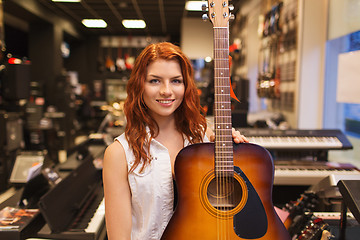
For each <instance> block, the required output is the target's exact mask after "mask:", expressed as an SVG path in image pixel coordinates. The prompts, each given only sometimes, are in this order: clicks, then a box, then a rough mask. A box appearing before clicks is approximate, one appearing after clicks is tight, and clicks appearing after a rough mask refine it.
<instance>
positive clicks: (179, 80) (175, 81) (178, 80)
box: [173, 79, 183, 83]
mask: <svg viewBox="0 0 360 240" xmlns="http://www.w3.org/2000/svg"><path fill="white" fill-rule="evenodd" d="M182 82H183V81H182V80H181V79H174V80H173V83H182Z"/></svg>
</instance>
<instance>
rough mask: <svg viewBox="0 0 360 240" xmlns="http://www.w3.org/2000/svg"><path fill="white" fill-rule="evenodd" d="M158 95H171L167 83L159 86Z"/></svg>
mask: <svg viewBox="0 0 360 240" xmlns="http://www.w3.org/2000/svg"><path fill="white" fill-rule="evenodd" d="M160 94H162V95H170V94H171V87H170V85H169V84H168V83H164V84H162V85H161V89H160Z"/></svg>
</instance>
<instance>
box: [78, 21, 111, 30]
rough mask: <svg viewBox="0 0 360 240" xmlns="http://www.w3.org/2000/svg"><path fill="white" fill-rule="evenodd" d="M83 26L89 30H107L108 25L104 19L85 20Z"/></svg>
mask: <svg viewBox="0 0 360 240" xmlns="http://www.w3.org/2000/svg"><path fill="white" fill-rule="evenodd" d="M81 22H82V24H84V25H85V26H86V27H88V28H106V27H107V23H106V22H105V21H104V20H102V19H83V20H82V21H81Z"/></svg>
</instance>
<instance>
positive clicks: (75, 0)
mask: <svg viewBox="0 0 360 240" xmlns="http://www.w3.org/2000/svg"><path fill="white" fill-rule="evenodd" d="M52 1H53V2H81V0H52Z"/></svg>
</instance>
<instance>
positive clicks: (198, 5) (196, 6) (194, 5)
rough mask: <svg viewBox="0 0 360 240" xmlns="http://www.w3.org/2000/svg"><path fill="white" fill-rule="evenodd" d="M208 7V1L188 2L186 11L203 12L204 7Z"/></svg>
mask: <svg viewBox="0 0 360 240" xmlns="http://www.w3.org/2000/svg"><path fill="white" fill-rule="evenodd" d="M204 4H205V5H206V6H207V1H187V2H186V4H185V9H186V10H188V11H202V5H204Z"/></svg>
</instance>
